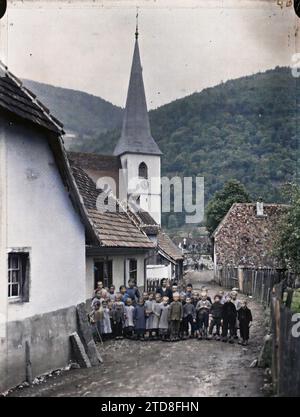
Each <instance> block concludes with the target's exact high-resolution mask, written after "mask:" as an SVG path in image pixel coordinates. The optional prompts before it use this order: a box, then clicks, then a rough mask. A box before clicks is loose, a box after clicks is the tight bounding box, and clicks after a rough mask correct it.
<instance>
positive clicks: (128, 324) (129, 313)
mask: <svg viewBox="0 0 300 417" xmlns="http://www.w3.org/2000/svg"><path fill="white" fill-rule="evenodd" d="M133 312H134V306H133V305H132V300H131V298H127V300H126V305H125V323H124V334H125V337H128V338H129V339H131V338H132V337H133V329H134V322H133Z"/></svg>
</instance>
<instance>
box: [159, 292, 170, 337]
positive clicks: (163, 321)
mask: <svg viewBox="0 0 300 417" xmlns="http://www.w3.org/2000/svg"><path fill="white" fill-rule="evenodd" d="M168 315H169V298H168V297H163V299H162V303H161V314H160V320H159V325H158V327H159V335H160V337H161V340H163V341H166V340H167V339H168V335H169V322H168Z"/></svg>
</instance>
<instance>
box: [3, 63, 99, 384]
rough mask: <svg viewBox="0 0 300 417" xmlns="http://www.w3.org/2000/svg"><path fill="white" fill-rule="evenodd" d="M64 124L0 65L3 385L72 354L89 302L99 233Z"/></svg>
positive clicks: (63, 361)
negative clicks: (75, 173)
mask: <svg viewBox="0 0 300 417" xmlns="http://www.w3.org/2000/svg"><path fill="white" fill-rule="evenodd" d="M62 134H63V130H62V126H61V125H60V123H59V122H58V121H57V120H56V119H55V118H54V117H52V116H51V115H50V113H49V111H48V110H47V109H46V108H45V107H44V106H43V105H42V104H41V103H40V102H39V101H38V100H37V99H36V98H35V96H33V95H32V94H31V93H30V92H29V91H28V90H27V89H25V88H24V87H23V86H22V84H21V82H20V81H19V80H17V79H16V78H15V77H14V76H13V75H12V74H10V73H9V71H8V70H7V68H6V67H5V66H3V65H2V64H1V65H0V375H1V377H0V391H2V390H3V389H6V388H7V387H11V386H13V385H14V384H16V383H19V382H21V381H23V380H24V379H25V360H26V355H25V344H26V342H27V344H28V347H29V350H30V351H31V361H32V372H33V374H34V375H37V374H41V373H43V372H45V371H47V370H49V369H53V368H58V367H60V366H63V365H65V364H66V363H67V361H68V359H69V358H70V347H69V335H70V333H72V332H73V331H74V330H76V314H75V306H76V305H77V304H79V303H82V302H84V301H85V298H86V291H85V281H84V275H85V265H86V262H85V243H86V240H87V241H91V242H92V241H93V239H96V236H94V232H93V230H92V228H91V227H90V225H89V223H88V219H87V218H86V217H85V216H84V213H83V212H82V208H81V203H80V196H79V193H78V192H77V189H76V186H75V182H74V180H73V177H72V175H71V171H70V168H69V163H68V160H67V158H66V154H65V151H64V148H63V144H62V138H61V135H62Z"/></svg>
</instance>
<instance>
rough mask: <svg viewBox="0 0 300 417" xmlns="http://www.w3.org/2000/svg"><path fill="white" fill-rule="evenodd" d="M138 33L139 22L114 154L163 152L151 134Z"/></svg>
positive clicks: (155, 153) (159, 153)
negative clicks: (124, 106)
mask: <svg viewBox="0 0 300 417" xmlns="http://www.w3.org/2000/svg"><path fill="white" fill-rule="evenodd" d="M138 35H139V33H138V24H137V25H136V32H135V46H134V53H133V59H132V66H131V73H130V80H129V87H128V93H127V100H126V108H125V113H124V118H123V126H122V133H121V137H120V139H119V141H118V143H117V145H116V147H115V150H114V155H117V156H120V155H123V154H125V153H137V154H146V155H161V154H162V152H161V151H160V149H159V147H158V146H157V144H156V142H155V140H154V139H153V137H152V135H151V130H150V123H149V116H148V111H147V103H146V96H145V89H144V82H143V75H142V65H141V59H140V51H139V44H138Z"/></svg>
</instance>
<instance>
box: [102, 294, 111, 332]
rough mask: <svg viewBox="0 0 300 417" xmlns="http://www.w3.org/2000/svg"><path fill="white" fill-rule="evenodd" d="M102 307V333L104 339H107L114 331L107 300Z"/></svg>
mask: <svg viewBox="0 0 300 417" xmlns="http://www.w3.org/2000/svg"><path fill="white" fill-rule="evenodd" d="M102 309H103V319H102V322H101V334H103V339H104V340H105V339H109V337H110V336H111V333H112V331H111V323H110V313H109V307H108V304H107V302H106V301H105V300H103V301H102Z"/></svg>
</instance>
